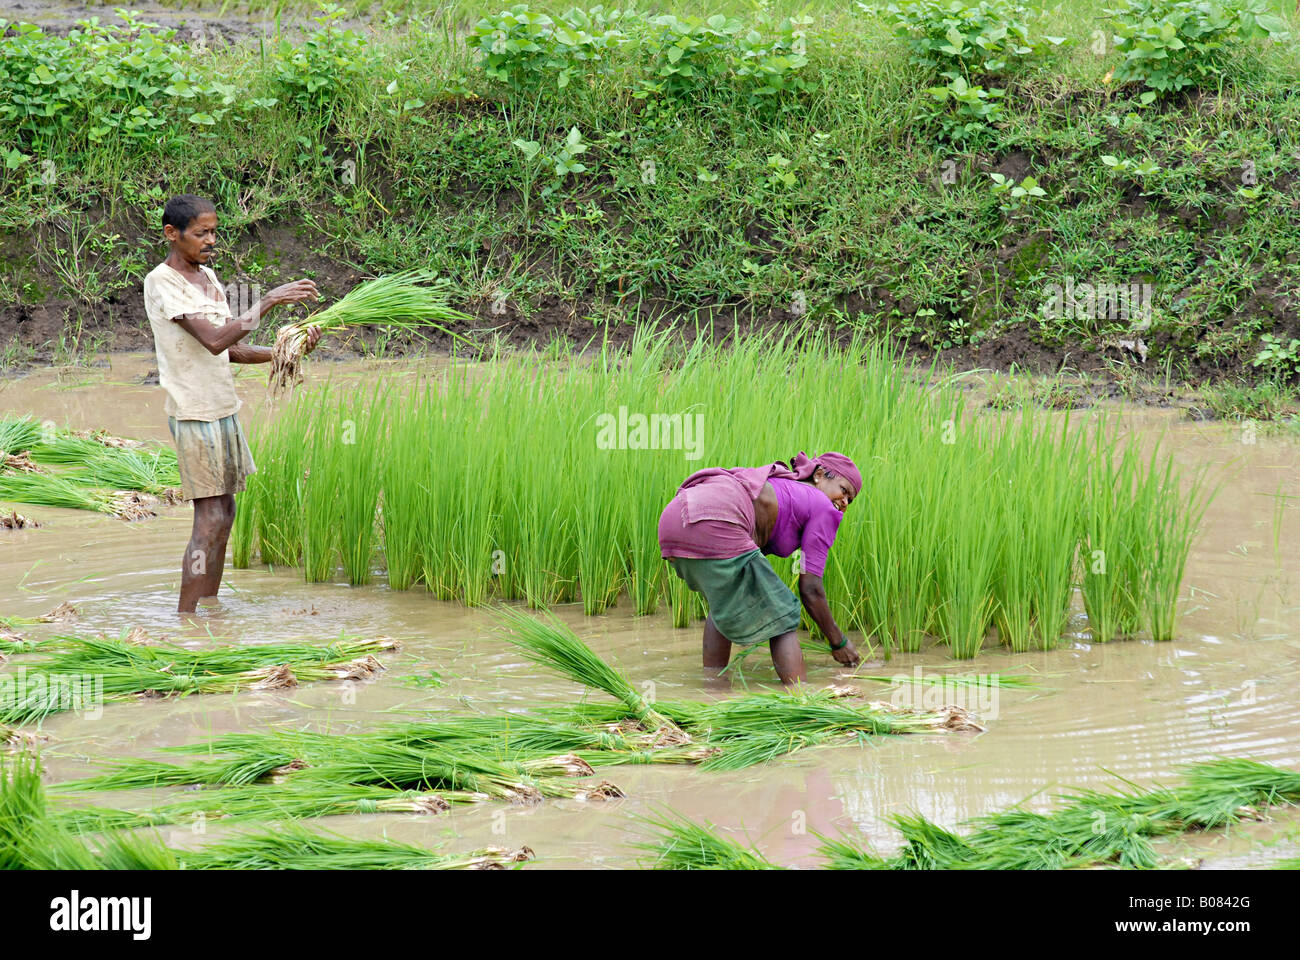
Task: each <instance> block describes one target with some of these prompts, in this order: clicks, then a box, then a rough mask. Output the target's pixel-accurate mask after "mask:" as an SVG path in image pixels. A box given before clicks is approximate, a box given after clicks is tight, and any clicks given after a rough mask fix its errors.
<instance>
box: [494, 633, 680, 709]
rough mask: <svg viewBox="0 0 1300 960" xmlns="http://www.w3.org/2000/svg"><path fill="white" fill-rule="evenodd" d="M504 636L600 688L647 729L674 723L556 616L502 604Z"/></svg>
mask: <svg viewBox="0 0 1300 960" xmlns="http://www.w3.org/2000/svg"><path fill="white" fill-rule="evenodd" d="M498 616H499V618H500V621H501V625H502V628H503V633H504V636H505V638H506V639H507V640H509V641H510V642H511V643H513V644H514V645H515V646H516V647H518V648H519V649H520V650H521V651H522V652H523V654H524V656H525V657H527V658H528V659H529V660H532V661H533V662H534V663H540V664H542V665H543V666H547V667H550V668H551V669H553V670H556V671H558V672H559V673H562V674H563V675H564V676H566V677H568V678H569V679H570V680H573V681H574V682H575V683H580V684H582V685H583V686H585V687H591V688H592V689H594V690H603V691H604V692H605V693H607V694H609V695H610V696H611V697H613V698H614V699H615V700H617V701H619V702H620V703H622V704H623V705H624V706H625V707H627V709H628V710H629V711H630V713H631V715H632V716H634V717H636V718H637V720H639V721H640V722H641V723H643V724H645V726H646V727H647V728H648V729H650V730H669V731H671V730H672V729H674V728H675V727H676V725H675V724H674V723H673V722H672V721H671V720H670V719H668V718H667V717H666V716H664V715H663V714H661V713H659V712H657V711H656V710H654V709H653V708H652V707H651V706H650V705H649V704H648V703H647V702H646V700H645V698H644V697H643V696H641V694H640V693H638V692H637V691H636V689H635V688H634V687H633V686H632V684H631V683H630V682H629V681H628V679H627V678H626V677H625V676H623V674H621V673H619V672H618V671H617V670H615V669H614V668H613V667H611V666H610V665H609V664H607V663H606V662H605V661H604V660H602V659H601V658H600V657H598V656H596V654H595V653H594V652H592V649H591V648H590V647H588V646H587V645H586V644H585V643H583V642H582V641H581V640H580V639H579V638H578V636H577V635H576V634H575V633H574V632H573V631H572V630H570V629H569V628H568V627H567V626H565V625H564V624H563V623H561V622H560V621H559V620H557V619H556V618H555V617H553V616H550V615H546V619H545V621H542V620H539V619H538V618H536V617H532V616H529V615H528V614H526V613H524V612H522V611H519V610H512V609H510V608H509V607H501V608H500V609H499V611H498Z"/></svg>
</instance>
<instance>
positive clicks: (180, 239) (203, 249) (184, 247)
mask: <svg viewBox="0 0 1300 960" xmlns="http://www.w3.org/2000/svg"><path fill="white" fill-rule="evenodd" d="M163 235H164V236H165V237H166V238H167V240H168V241H169V242H170V243H172V244H173V247H174V249H175V250H176V251H177V252H178V253H180V255H181V256H182V257H184V258H185V259H186V260H188V261H189V262H190V263H207V262H208V260H210V259H211V258H212V254H213V253H214V252H215V251H216V248H217V215H216V214H215V213H200V214H199V215H198V216H197V217H195V218H194V219H193V220H191V221H190V225H189V226H188V227H186V228H185V229H184V230H183V231H181V230H177V229H176V228H175V227H171V226H169V227H164V228H163Z"/></svg>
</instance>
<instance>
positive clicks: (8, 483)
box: [0, 472, 115, 514]
mask: <svg viewBox="0 0 1300 960" xmlns="http://www.w3.org/2000/svg"><path fill="white" fill-rule="evenodd" d="M0 500H8V501H10V502H11V503H30V504H35V505H37V506H42V507H63V508H65V509H69V510H95V511H98V512H100V513H108V514H112V513H114V512H115V505H114V502H113V497H112V496H111V495H110V494H108V493H105V492H104V491H102V490H93V489H88V488H86V487H85V486H83V485H81V484H79V483H75V482H73V481H72V480H69V479H68V478H67V477H63V476H59V475H57V474H52V473H8V472H5V473H0Z"/></svg>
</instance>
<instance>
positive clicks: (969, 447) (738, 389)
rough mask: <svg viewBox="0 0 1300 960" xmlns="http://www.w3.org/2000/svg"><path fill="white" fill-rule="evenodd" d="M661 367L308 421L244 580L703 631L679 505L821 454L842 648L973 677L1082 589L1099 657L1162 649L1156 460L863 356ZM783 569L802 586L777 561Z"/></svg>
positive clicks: (1177, 530) (1167, 507) (580, 362)
mask: <svg viewBox="0 0 1300 960" xmlns="http://www.w3.org/2000/svg"><path fill="white" fill-rule="evenodd" d="M670 343H671V341H670V340H669V339H668V338H667V336H666V335H665V336H655V335H651V334H646V333H638V334H637V335H636V336H635V337H634V339H633V342H632V343H631V344H630V345H629V346H628V347H627V348H626V349H624V350H614V349H612V348H606V349H603V350H601V351H600V352H599V353H597V354H595V355H594V356H590V357H578V356H564V357H560V358H559V359H558V360H557V359H556V358H555V357H553V356H544V355H542V354H540V353H537V352H532V353H512V354H496V355H493V356H492V357H490V358H489V359H487V360H485V361H483V362H479V363H474V364H469V363H453V364H452V365H451V366H450V368H449V369H448V370H447V371H446V372H445V373H440V374H438V375H437V376H436V377H433V378H431V379H429V380H426V381H423V382H419V383H416V384H414V385H408V386H402V387H395V388H393V389H389V390H377V391H375V392H374V393H373V395H371V396H369V397H364V398H362V397H358V396H356V395H352V396H342V395H336V394H333V393H328V392H326V391H321V392H319V393H317V392H314V391H310V392H305V393H302V394H301V395H299V396H296V397H295V398H293V400H292V401H291V402H290V403H289V404H288V405H287V406H286V407H285V408H284V409H283V410H281V411H280V412H279V413H278V415H277V417H276V419H275V420H274V421H272V422H270V423H268V424H266V425H264V426H261V427H254V428H253V429H252V430H251V431H250V433H251V435H252V436H253V439H254V455H255V456H256V458H257V462H258V466H259V473H258V474H256V475H255V476H254V477H253V478H250V482H249V489H248V493H247V494H246V495H245V496H244V497H243V498H241V502H240V511H241V515H240V517H239V520H238V523H239V527H238V528H237V529H236V531H235V535H234V538H233V539H234V547H235V554H236V557H237V560H238V562H241V563H244V562H247V563H251V562H253V560H254V558H255V556H256V555H260V557H261V559H262V560H263V561H265V562H267V563H271V564H295V565H298V564H304V563H307V564H308V566H310V567H312V568H313V569H310V570H308V575H309V576H310V577H312V578H316V577H318V576H320V575H321V574H322V572H326V573H328V575H330V576H332V575H333V572H332V569H331V570H330V571H325V570H324V566H321V567H316V566H315V561H316V560H318V559H320V562H321V563H322V564H323V565H325V566H332V565H334V564H336V563H337V562H340V561H341V562H343V563H344V564H345V567H346V569H347V572H348V577H349V579H350V580H354V581H356V580H359V579H361V578H362V577H364V576H366V575H367V574H368V571H369V569H370V566H371V564H372V562H373V563H380V564H382V566H384V567H385V568H386V570H387V575H388V583H389V585H390V586H391V587H392V588H394V589H407V588H409V587H412V586H415V585H419V584H422V585H423V586H424V587H425V588H426V589H427V590H429V591H430V592H431V593H432V594H434V595H435V596H437V597H440V598H444V599H452V598H456V599H460V600H462V601H463V602H466V603H470V604H479V603H483V602H485V601H487V600H489V599H492V598H499V599H503V600H524V601H525V602H527V603H528V605H530V606H532V607H535V608H542V607H547V606H550V605H552V604H556V603H564V602H570V601H575V600H581V602H582V604H583V607H584V610H585V611H586V612H587V613H589V614H595V613H599V612H600V611H602V610H603V609H605V608H606V607H607V606H609V605H610V604H611V603H615V602H622V601H620V600H619V597H620V596H625V597H627V598H628V600H629V601H630V602H631V603H632V604H633V605H634V607H635V610H636V612H637V613H641V614H645V613H651V612H653V611H654V610H655V609H656V608H657V607H658V605H659V604H660V603H667V604H668V605H669V606H670V608H671V609H672V611H673V621H674V623H675V624H676V625H678V626H685V625H686V624H688V623H690V622H691V621H693V620H696V619H698V618H699V617H701V616H703V615H704V613H705V610H704V607H703V604H702V601H701V600H700V598H699V597H698V595H696V594H694V593H691V592H690V591H689V590H687V589H686V588H685V586H684V584H682V582H681V581H680V579H679V578H677V577H676V576H674V575H671V574H669V573H668V571H667V568H666V565H665V564H664V562H663V560H662V559H661V558H660V556H659V546H658V542H657V538H656V526H657V522H658V517H659V513H660V511H661V510H662V509H663V507H664V505H665V504H666V503H667V502H668V501H669V500H670V499H671V498H672V496H673V494H674V492H675V491H676V489H677V486H678V485H679V484H680V483H681V481H682V480H683V479H684V478H685V477H686V476H687V475H689V474H690V473H691V472H693V471H695V470H697V469H700V468H702V467H707V466H717V465H722V466H735V465H758V464H762V463H767V462H771V461H773V460H785V461H787V462H788V461H789V459H790V458H791V457H793V456H794V455H795V454H796V453H797V452H799V451H800V450H805V451H808V452H810V453H813V452H819V451H821V450H826V449H835V450H840V451H843V452H845V453H847V454H848V455H850V456H852V457H853V458H854V460H855V461H856V462H857V463H858V464H859V465H860V467H861V469H862V472H863V476H864V483H865V486H864V489H863V491H862V494H861V496H859V497H858V499H857V502H855V503H854V505H853V506H852V507H851V508H850V509H849V511H848V513H847V514H846V516H845V519H844V522H843V524H842V525H841V527H840V530H839V534H838V536H837V539H836V542H835V545H834V548H833V549H832V551H831V555H830V560H829V563H828V565H827V568H826V574H825V579H826V583H827V592H828V595H829V597H830V600H831V604H832V608H833V612H834V614H835V616H836V618H837V619H838V620H839V622H840V623H841V625H842V626H845V627H846V628H849V629H857V630H861V631H862V632H863V633H864V634H865V635H866V637H867V638H868V640H869V641H870V642H879V643H882V644H884V645H885V647H886V649H887V650H894V649H898V650H915V649H918V648H919V647H920V646H921V645H922V644H923V643H925V642H927V641H929V640H931V639H937V640H938V641H939V642H941V643H945V644H947V645H948V648H949V652H950V653H951V654H952V655H953V656H954V657H960V658H965V657H971V656H974V655H975V654H976V653H977V652H978V651H979V649H980V648H981V647H982V646H983V645H984V644H985V643H986V642H990V638H991V637H992V636H993V635H994V630H996V636H997V637H998V639H999V640H1000V641H1001V642H1002V643H1004V644H1006V645H1008V646H1010V647H1011V648H1012V649H1014V650H1027V649H1031V648H1048V647H1051V646H1053V645H1055V644H1057V643H1059V642H1060V638H1061V635H1062V633H1063V631H1064V630H1065V627H1066V623H1067V620H1068V617H1069V615H1070V606H1071V602H1072V598H1073V594H1074V590H1075V589H1076V588H1080V587H1081V588H1082V591H1083V595H1084V599H1085V602H1086V604H1087V606H1088V612H1089V614H1090V616H1095V623H1094V626H1095V634H1094V635H1095V637H1096V639H1098V640H1107V639H1111V638H1112V637H1122V636H1129V635H1132V634H1133V633H1135V632H1137V631H1140V630H1147V631H1149V632H1150V633H1151V634H1152V635H1153V636H1156V637H1158V638H1160V639H1167V638H1168V637H1170V636H1172V633H1173V629H1174V626H1173V616H1174V613H1175V611H1176V607H1177V593H1178V585H1179V584H1180V583H1181V578H1182V569H1183V566H1184V563H1185V560H1186V556H1187V550H1188V548H1189V546H1190V543H1191V540H1192V537H1193V535H1194V533H1195V529H1196V524H1197V521H1198V519H1199V517H1200V515H1201V512H1202V511H1203V509H1204V506H1205V503H1206V499H1207V497H1206V490H1205V489H1204V488H1203V486H1199V485H1198V484H1196V483H1192V484H1191V485H1190V486H1189V485H1187V484H1186V483H1184V480H1183V478H1182V477H1181V475H1180V472H1179V471H1178V470H1177V469H1176V468H1174V467H1173V465H1172V461H1171V460H1170V459H1169V458H1168V457H1167V456H1166V455H1164V454H1153V455H1152V456H1149V457H1148V456H1147V455H1145V454H1143V453H1141V452H1140V451H1139V447H1138V445H1137V444H1138V441H1137V440H1134V439H1131V438H1130V439H1121V438H1119V437H1118V436H1116V435H1115V434H1114V432H1113V431H1109V430H1108V429H1105V424H1102V425H1100V426H1098V425H1097V424H1096V423H1095V422H1094V421H1087V422H1084V421H1082V420H1081V419H1080V418H1078V417H1077V415H1076V416H1074V417H1070V418H1064V419H1063V418H1061V417H1060V416H1058V415H1053V414H1044V413H1033V412H1028V411H1027V412H1024V413H1022V414H1018V415H1017V416H1016V417H1014V418H1012V417H1005V416H1002V415H994V414H968V413H967V412H966V411H965V409H964V399H963V396H962V395H961V394H960V392H959V391H956V390H955V389H953V388H951V387H949V386H945V385H942V384H941V385H939V386H936V387H931V388H926V387H925V386H923V385H922V384H921V383H920V382H918V378H917V377H916V375H915V374H916V372H915V371H914V370H913V369H912V368H910V367H909V366H908V365H906V364H904V363H902V362H901V359H900V358H899V357H898V356H897V354H896V353H894V352H893V349H892V348H890V347H888V346H885V345H881V344H879V343H875V342H871V341H867V340H858V341H855V342H853V343H851V344H849V345H848V346H847V347H844V346H839V345H835V344H833V343H831V342H830V341H829V340H828V339H826V338H824V337H821V336H819V335H815V334H807V335H804V336H803V337H802V338H801V339H798V340H796V339H795V338H794V337H793V336H782V335H779V334H765V335H756V336H750V337H744V338H739V339H738V340H737V341H736V342H735V343H733V344H731V345H728V346H720V345H716V344H710V343H706V342H705V341H703V340H698V341H696V342H695V343H693V344H692V345H691V346H689V347H687V348H685V349H683V350H680V351H676V350H673V349H670ZM922 373H923V371H922ZM832 384H833V385H834V389H833V390H831V389H830V385H832ZM846 410H848V411H852V415H851V416H846V415H845V411H846ZM323 421H330V422H334V423H343V422H345V421H351V422H354V423H356V424H358V426H359V429H358V430H357V436H356V443H355V445H350V446H349V447H348V448H347V450H346V452H341V450H342V448H341V447H339V445H338V444H337V443H336V442H335V440H334V439H332V429H333V428H331V427H329V426H328V425H327V426H325V427H321V426H320V424H321V423H322V422H323ZM345 462H346V469H345V468H344V467H343V466H340V465H341V464H344V463H345ZM367 464H369V465H377V467H375V468H374V469H369V468H367V469H361V470H358V469H357V468H358V466H363V465H367ZM317 465H321V466H320V467H319V469H325V470H335V469H337V470H338V471H339V472H340V473H346V474H347V478H345V479H344V480H341V481H340V483H339V485H338V489H339V492H340V495H343V496H346V498H347V500H346V501H345V503H346V504H347V506H346V507H345V516H348V517H350V519H349V520H348V521H347V529H348V531H349V532H348V534H347V536H346V537H345V538H342V539H336V540H335V541H332V542H334V546H333V549H332V551H331V555H330V559H329V561H328V564H326V562H325V561H324V560H323V559H321V558H322V557H323V554H322V550H323V549H324V548H323V547H321V546H320V543H321V542H325V541H328V540H329V538H330V537H331V536H332V537H335V538H337V537H338V530H339V525H338V523H337V522H335V523H334V524H333V525H332V527H330V529H328V530H327V529H325V527H324V526H323V525H320V521H319V520H318V518H319V517H321V516H323V515H324V514H323V512H322V511H324V510H325V507H324V506H322V505H321V503H320V501H318V500H313V495H312V490H311V484H310V479H308V480H307V481H306V482H304V476H305V475H308V474H310V476H311V477H314V476H315V475H316V470H317V469H318V467H317ZM372 502H373V503H375V504H376V509H375V510H374V511H373V513H372V512H371V510H370V505H371V503H372ZM339 506H340V504H339V503H331V504H330V505H329V509H330V510H335V511H337V510H338V509H339ZM245 511H248V512H245ZM368 522H370V523H372V524H373V535H372V536H371V537H369V538H367V537H365V536H363V535H360V531H363V530H364V529H365V527H366V525H367V523H368ZM313 524H316V525H317V526H318V527H319V529H320V531H321V532H320V534H319V536H318V537H316V535H315V534H313V533H312V531H313V529H316V527H313ZM331 531H332V532H331ZM313 537H315V539H313ZM344 548H346V549H347V551H348V552H347V553H346V554H345V553H344V552H343V549H344ZM309 561H310V562H309ZM771 562H772V564H773V565H774V567H775V568H776V569H777V571H778V572H779V573H780V574H781V575H782V576H783V577H785V578H786V579H788V580H789V581H790V582H792V583H793V582H794V579H795V577H796V576H797V573H796V571H795V570H794V569H793V567H792V563H791V561H790V560H788V559H779V558H771ZM1098 571H1104V572H1098Z"/></svg>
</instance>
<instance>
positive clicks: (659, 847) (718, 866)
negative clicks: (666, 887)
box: [634, 813, 783, 870]
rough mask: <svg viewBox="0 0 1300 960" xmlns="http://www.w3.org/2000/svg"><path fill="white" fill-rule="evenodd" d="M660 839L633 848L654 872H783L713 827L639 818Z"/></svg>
mask: <svg viewBox="0 0 1300 960" xmlns="http://www.w3.org/2000/svg"><path fill="white" fill-rule="evenodd" d="M639 819H640V822H641V823H643V824H645V825H646V826H648V827H650V828H652V829H653V830H654V831H655V832H656V833H657V834H658V835H659V836H658V837H657V838H656V839H654V840H650V841H644V842H639V843H637V844H635V845H634V846H635V847H636V848H637V849H639V850H643V851H645V852H646V853H647V854H649V855H650V864H649V865H650V867H651V868H652V869H655V870H780V869H783V868H782V867H780V866H778V865H777V864H775V863H773V862H772V861H771V860H769V859H767V858H766V857H764V856H763V855H762V854H761V853H759V852H758V851H757V850H755V849H753V848H752V847H745V846H742V845H741V844H739V843H737V842H736V841H734V840H732V839H730V838H728V837H724V836H722V834H720V833H719V832H718V830H717V828H716V827H714V826H713V825H712V824H704V825H700V824H698V823H694V822H693V821H691V820H688V819H686V818H685V817H683V816H681V815H680V814H676V813H664V814H659V815H656V816H648V817H641V818H639Z"/></svg>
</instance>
